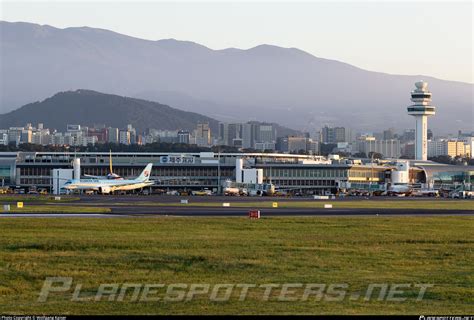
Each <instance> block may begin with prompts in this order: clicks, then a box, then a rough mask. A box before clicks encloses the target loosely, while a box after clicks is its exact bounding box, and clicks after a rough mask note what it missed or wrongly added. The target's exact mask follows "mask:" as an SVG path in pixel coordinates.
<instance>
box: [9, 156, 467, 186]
mask: <svg viewBox="0 0 474 320" xmlns="http://www.w3.org/2000/svg"><path fill="white" fill-rule="evenodd" d="M109 156H110V155H109V153H107V152H102V153H101V152H93V153H92V152H91V153H88V152H82V153H67V152H1V153H0V179H1V181H2V186H11V187H16V188H25V189H26V190H28V189H30V188H31V187H37V188H45V189H47V190H48V191H52V188H53V183H54V181H55V176H54V172H56V171H55V170H57V169H66V170H70V171H71V177H72V170H73V165H72V163H73V160H74V159H75V158H79V159H80V162H81V176H84V175H94V176H106V175H107V174H108V173H109V171H110V170H109V164H110V163H109V162H110V160H109ZM150 162H151V163H153V169H152V172H151V179H152V180H155V185H154V186H153V187H152V188H153V189H161V190H165V191H166V190H181V191H182V190H184V191H186V190H189V191H190V190H201V189H209V190H213V191H215V192H218V191H219V190H220V186H222V185H223V182H224V181H229V180H230V181H237V182H239V181H242V182H254V183H262V182H263V183H272V184H274V185H275V186H276V187H277V188H279V189H282V190H285V189H286V190H294V191H300V192H302V193H307V194H334V193H336V192H338V191H340V190H350V189H366V190H368V189H371V190H386V188H387V186H389V185H390V184H391V183H393V181H392V172H393V171H394V170H396V169H397V168H396V166H395V165H393V164H392V163H391V162H389V161H385V162H383V163H382V162H381V163H364V162H363V161H360V160H359V161H355V160H347V159H342V160H340V159H337V158H332V159H327V158H325V157H322V156H310V155H294V154H276V153H213V152H200V153H185V154H183V153H159V152H158V153H122V152H120V153H112V163H113V171H114V173H116V174H118V175H120V176H121V177H124V178H135V177H137V176H138V175H139V174H140V172H141V171H142V170H143V168H144V167H145V166H146V164H147V163H150ZM245 172H246V173H252V174H254V173H256V174H257V176H253V175H245V174H243V173H245ZM409 179H410V182H411V183H419V184H426V183H433V184H436V183H438V185H439V184H443V186H444V187H448V186H449V184H452V186H451V187H452V188H454V187H455V186H454V185H455V184H459V183H463V184H469V186H470V183H471V181H473V180H474V167H472V166H471V167H468V166H448V165H440V164H436V165H434V164H433V163H430V162H425V163H421V164H416V163H412V165H411V167H410V174H409ZM433 179H435V180H433ZM436 179H438V180H436ZM440 179H441V180H442V181H440ZM436 181H437V182H436Z"/></svg>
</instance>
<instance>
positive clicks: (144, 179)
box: [63, 163, 154, 194]
mask: <svg viewBox="0 0 474 320" xmlns="http://www.w3.org/2000/svg"><path fill="white" fill-rule="evenodd" d="M152 166H153V164H152V163H149V164H147V166H146V167H145V169H144V170H143V171H142V173H141V174H140V175H139V176H138V177H137V178H135V179H107V178H106V179H97V178H93V179H71V180H68V181H67V182H66V183H65V184H64V187H63V188H64V189H66V190H94V191H98V192H100V193H102V194H108V193H112V192H114V191H125V190H135V189H140V188H143V187H148V186H151V185H153V184H154V182H153V181H150V174H151V168H152Z"/></svg>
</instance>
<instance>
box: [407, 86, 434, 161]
mask: <svg viewBox="0 0 474 320" xmlns="http://www.w3.org/2000/svg"><path fill="white" fill-rule="evenodd" d="M415 86H416V89H415V90H413V91H412V92H411V101H413V103H414V104H413V105H411V106H409V107H408V108H407V109H408V114H409V115H410V116H414V117H415V120H416V130H415V159H416V160H427V159H428V151H427V149H428V141H427V140H428V138H427V135H428V133H427V132H428V119H427V118H428V116H433V115H435V113H436V112H435V109H436V108H435V107H434V106H432V105H431V104H430V103H431V92H429V91H428V83H427V82H424V81H418V82H416V83H415Z"/></svg>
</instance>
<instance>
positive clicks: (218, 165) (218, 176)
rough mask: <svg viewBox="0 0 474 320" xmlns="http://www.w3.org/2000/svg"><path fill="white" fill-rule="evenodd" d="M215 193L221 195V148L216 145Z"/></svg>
mask: <svg viewBox="0 0 474 320" xmlns="http://www.w3.org/2000/svg"><path fill="white" fill-rule="evenodd" d="M217 194H218V195H221V148H220V146H217Z"/></svg>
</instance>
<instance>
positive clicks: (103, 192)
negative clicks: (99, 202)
mask: <svg viewBox="0 0 474 320" xmlns="http://www.w3.org/2000/svg"><path fill="white" fill-rule="evenodd" d="M111 191H112V190H111V189H110V187H100V193H102V194H109V193H110V192H111Z"/></svg>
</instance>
